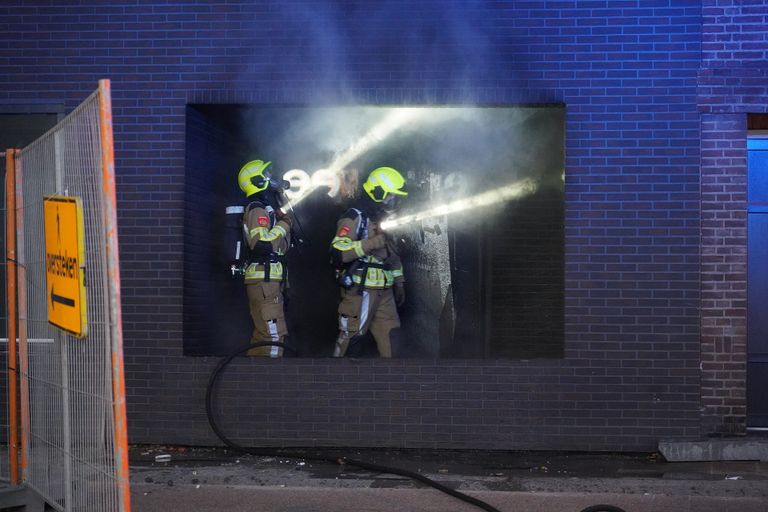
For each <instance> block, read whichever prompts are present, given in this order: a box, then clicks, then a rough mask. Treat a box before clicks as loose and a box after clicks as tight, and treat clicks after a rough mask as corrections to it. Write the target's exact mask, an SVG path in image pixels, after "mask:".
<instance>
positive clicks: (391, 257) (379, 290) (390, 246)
mask: <svg viewBox="0 0 768 512" xmlns="http://www.w3.org/2000/svg"><path fill="white" fill-rule="evenodd" d="M404 187H405V179H404V178H403V176H402V175H401V174H400V173H399V172H398V171H397V170H395V169H393V168H391V167H379V168H377V169H374V170H373V171H371V173H370V174H369V175H368V179H367V180H366V181H365V183H363V191H364V194H362V198H361V199H360V201H358V202H357V203H356V204H355V207H354V208H350V209H349V210H347V211H346V212H345V213H344V215H343V216H342V217H341V219H339V221H338V223H337V225H336V236H335V237H334V239H333V241H332V242H331V259H332V261H333V264H334V266H335V267H336V273H337V281H338V283H339V285H340V286H341V303H340V304H339V335H338V338H337V339H336V346H335V347H334V352H333V355H334V357H342V356H344V354H345V353H346V352H347V349H348V348H349V344H350V341H352V340H354V339H355V337H356V336H362V335H364V334H365V333H366V332H368V331H370V332H371V334H372V335H373V337H374V339H375V340H376V346H377V347H378V350H379V355H380V356H381V357H392V341H393V338H395V337H396V332H397V331H398V329H399V327H400V317H399V316H398V314H397V306H401V305H402V304H403V303H404V302H405V286H404V285H405V278H404V276H403V265H402V263H401V261H400V257H399V256H398V255H397V253H396V252H395V247H394V243H392V242H391V241H390V240H388V238H387V236H386V235H385V234H384V232H383V231H382V230H381V227H380V222H381V221H382V220H383V217H384V215H386V213H387V212H388V211H391V210H392V209H394V206H395V202H396V200H397V198H398V197H402V196H407V195H408V192H406V191H405V189H404Z"/></svg>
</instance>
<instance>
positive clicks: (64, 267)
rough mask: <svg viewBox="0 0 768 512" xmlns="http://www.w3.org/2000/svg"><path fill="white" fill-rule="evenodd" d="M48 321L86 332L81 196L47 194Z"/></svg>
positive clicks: (59, 326) (79, 333) (83, 333)
mask: <svg viewBox="0 0 768 512" xmlns="http://www.w3.org/2000/svg"><path fill="white" fill-rule="evenodd" d="M43 206H44V209H45V269H46V276H47V283H48V289H47V292H46V296H47V300H48V323H50V324H53V325H55V326H56V327H58V328H60V329H63V330H65V331H67V332H68V333H70V334H73V335H75V336H85V335H86V333H87V329H86V327H87V324H86V318H87V316H86V311H87V308H86V303H85V267H84V265H85V229H84V227H83V206H82V202H81V201H80V198H77V197H65V196H45V197H44V198H43Z"/></svg>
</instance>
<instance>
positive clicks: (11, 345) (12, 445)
mask: <svg viewBox="0 0 768 512" xmlns="http://www.w3.org/2000/svg"><path fill="white" fill-rule="evenodd" d="M15 161H16V160H15V151H14V150H13V149H9V150H7V151H6V152H5V205H6V214H5V264H6V276H7V284H6V290H5V297H6V304H7V305H8V422H9V425H8V428H9V435H10V439H9V440H8V446H9V450H8V458H9V459H10V469H11V485H19V483H20V479H19V404H18V401H17V396H18V394H19V388H18V385H19V374H18V370H17V360H18V357H17V353H16V337H17V334H16V333H17V325H16V188H15V184H16V169H15V165H14V164H15Z"/></svg>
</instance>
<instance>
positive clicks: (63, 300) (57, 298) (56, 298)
mask: <svg viewBox="0 0 768 512" xmlns="http://www.w3.org/2000/svg"><path fill="white" fill-rule="evenodd" d="M57 302H58V303H59V304H64V305H65V306H69V307H71V308H73V307H75V299H70V298H69V297H63V296H61V295H56V294H55V293H54V292H53V286H51V306H53V305H55V304H56V303H57Z"/></svg>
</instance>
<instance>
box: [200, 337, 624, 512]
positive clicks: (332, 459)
mask: <svg viewBox="0 0 768 512" xmlns="http://www.w3.org/2000/svg"><path fill="white" fill-rule="evenodd" d="M256 347H281V348H282V349H283V351H286V352H290V353H292V354H296V350H295V349H294V348H292V347H290V346H289V345H286V344H284V343H277V342H262V343H253V344H249V345H248V346H246V347H243V348H239V349H237V350H236V351H235V352H233V353H232V354H230V355H228V356H226V357H225V358H224V359H222V360H221V361H220V362H219V364H217V365H216V367H215V368H214V369H213V372H211V376H210V377H209V379H208V386H207V388H206V390H205V413H206V415H207V417H208V423H209V424H210V426H211V429H212V430H213V432H214V433H215V434H216V436H217V437H218V438H219V440H221V442H222V443H224V444H225V445H226V446H227V447H229V448H231V449H232V450H234V451H236V452H239V453H243V454H246V455H254V456H257V457H286V458H292V459H302V460H311V461H316V462H326V463H330V464H337V465H340V466H345V465H346V466H351V467H356V468H360V469H365V470H368V471H375V472H378V473H389V474H393V475H400V476H404V477H406V478H410V479H412V480H415V481H417V482H421V483H423V484H426V485H428V486H430V487H432V488H434V489H437V490H438V491H441V492H444V493H445V494H448V495H450V496H453V497H454V498H458V499H460V500H462V501H464V502H466V503H469V504H471V505H474V506H476V507H478V508H480V509H482V510H486V511H487V512H501V511H500V510H499V509H497V508H495V507H493V506H492V505H490V504H488V503H486V502H484V501H482V500H480V499H478V498H475V497H473V496H470V495H468V494H465V493H463V492H461V491H457V490H455V489H451V488H450V487H447V486H445V485H443V484H441V483H440V482H437V481H435V480H432V479H431V478H427V477H426V476H424V475H422V474H420V473H417V472H415V471H409V470H406V469H401V468H394V467H389V466H382V465H380V464H374V463H371V462H365V461H361V460H356V459H351V458H349V457H345V456H343V455H338V456H321V455H309V454H306V453H301V452H299V451H294V450H290V449H277V448H266V447H246V446H243V445H241V444H239V443H236V442H235V441H232V440H231V439H230V438H229V437H227V435H226V434H224V432H223V431H222V430H221V428H220V427H219V424H218V423H217V422H216V417H215V415H214V413H213V392H214V389H215V388H216V382H217V381H218V379H219V376H220V375H221V373H222V372H223V371H224V369H225V368H226V367H227V366H228V365H229V363H231V362H232V360H233V359H234V358H236V357H238V356H239V355H241V354H243V353H244V352H246V351H248V350H250V349H252V348H256ZM581 512H624V510H622V509H620V508H618V507H614V506H612V505H593V506H591V507H587V508H585V509H584V510H582V511H581Z"/></svg>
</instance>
